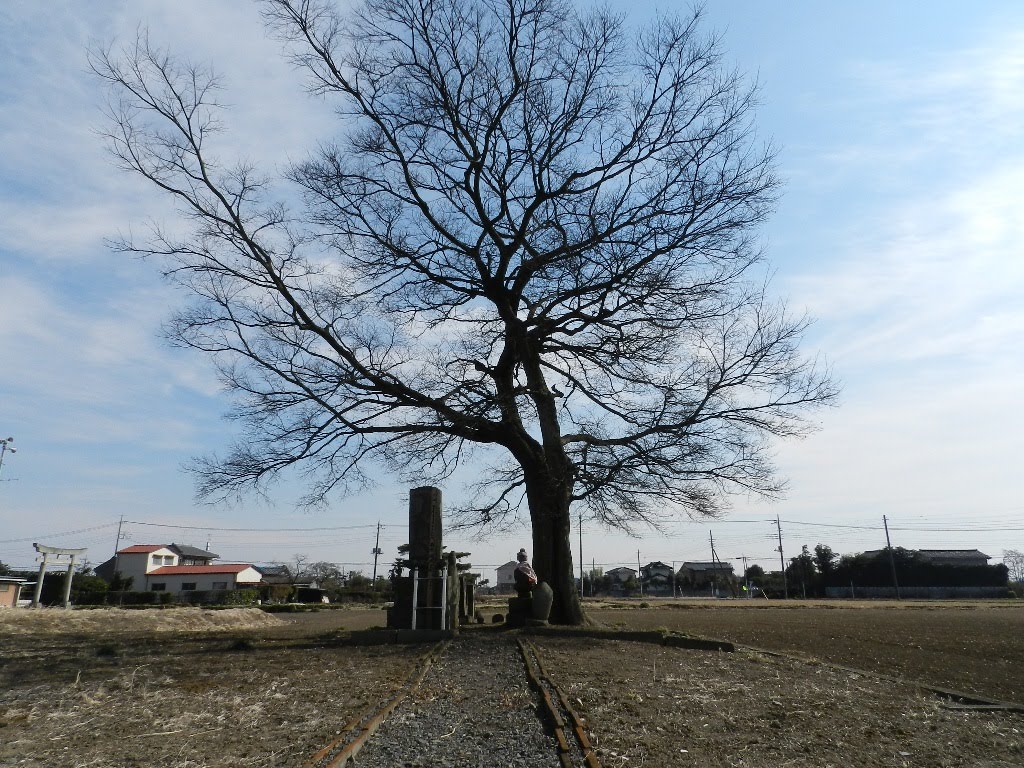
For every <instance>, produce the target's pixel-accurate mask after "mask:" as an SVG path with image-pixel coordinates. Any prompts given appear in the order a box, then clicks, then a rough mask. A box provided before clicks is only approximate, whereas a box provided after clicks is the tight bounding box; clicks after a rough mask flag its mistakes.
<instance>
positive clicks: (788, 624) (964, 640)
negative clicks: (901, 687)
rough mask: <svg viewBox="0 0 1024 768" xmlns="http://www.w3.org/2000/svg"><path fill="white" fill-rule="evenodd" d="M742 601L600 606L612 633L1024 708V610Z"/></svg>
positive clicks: (594, 611)
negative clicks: (725, 649) (798, 660)
mask: <svg viewBox="0 0 1024 768" xmlns="http://www.w3.org/2000/svg"><path fill="white" fill-rule="evenodd" d="M751 602H753V603H754V604H753V605H747V604H746V603H745V601H740V600H724V601H723V600H719V601H708V600H704V601H695V600H694V601H678V602H676V601H650V603H649V605H650V607H648V608H640V607H639V605H640V604H641V603H640V602H629V603H626V602H622V603H618V604H603V605H601V604H598V605H595V606H594V607H593V608H591V609H590V611H589V614H590V616H591V617H592V618H593V619H595V620H596V621H598V622H600V623H603V624H605V625H607V626H615V627H628V628H631V629H657V628H665V629H670V630H673V631H677V632H683V633H687V634H693V635H702V636H706V637H715V638H719V639H723V640H731V641H732V642H734V643H740V644H745V645H751V646H755V647H758V648H765V649H768V650H774V651H783V652H790V653H797V654H800V655H802V656H805V657H808V658H814V659H821V660H826V661H830V662H833V663H837V664H844V665H847V666H850V667H856V668H859V669H865V670H871V671H875V672H881V673H884V674H888V675H894V676H897V677H904V678H907V679H908V680H915V681H920V682H923V683H928V684H931V685H936V686H940V687H944V688H951V689H954V690H960V691H964V692H967V693H975V694H979V695H982V696H987V697H989V698H994V699H999V700H1003V701H1012V702H1017V703H1024V603H1022V604H1019V605H1018V604H1014V603H1012V602H1010V603H1008V602H995V601H992V602H982V601H978V602H957V603H937V602H931V603H927V602H912V601H906V602H902V603H881V604H880V603H877V602H867V601H863V602H845V601H831V602H825V601H821V602H817V603H815V602H810V603H804V602H792V603H789V604H787V605H786V606H785V607H783V606H782V605H780V604H779V603H777V602H776V603H764V602H754V601H751Z"/></svg>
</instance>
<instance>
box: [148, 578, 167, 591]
mask: <svg viewBox="0 0 1024 768" xmlns="http://www.w3.org/2000/svg"><path fill="white" fill-rule="evenodd" d="M149 588H150V589H151V590H153V591H154V592H166V591H167V585H166V584H165V583H163V582H162V581H161V582H157V583H155V584H150V585H149Z"/></svg>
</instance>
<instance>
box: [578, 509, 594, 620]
mask: <svg viewBox="0 0 1024 768" xmlns="http://www.w3.org/2000/svg"><path fill="white" fill-rule="evenodd" d="M591 591H593V590H591ZM582 599H583V510H582V509H580V600H582Z"/></svg>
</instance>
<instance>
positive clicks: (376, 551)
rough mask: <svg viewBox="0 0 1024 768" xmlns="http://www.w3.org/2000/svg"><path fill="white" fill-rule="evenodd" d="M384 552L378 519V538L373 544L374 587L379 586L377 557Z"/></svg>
mask: <svg viewBox="0 0 1024 768" xmlns="http://www.w3.org/2000/svg"><path fill="white" fill-rule="evenodd" d="M381 554H382V550H381V548H380V520H378V521H377V540H376V541H375V542H374V544H373V588H374V589H376V588H377V557H378V556H379V555H381Z"/></svg>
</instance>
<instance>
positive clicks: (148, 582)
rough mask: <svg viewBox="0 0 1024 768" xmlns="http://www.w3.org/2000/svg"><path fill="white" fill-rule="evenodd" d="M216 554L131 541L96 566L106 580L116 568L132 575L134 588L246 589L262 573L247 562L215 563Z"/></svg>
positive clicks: (151, 589) (116, 570)
mask: <svg viewBox="0 0 1024 768" xmlns="http://www.w3.org/2000/svg"><path fill="white" fill-rule="evenodd" d="M216 559H217V555H216V554H214V553H213V552H207V551H206V550H204V549H199V548H198V547H191V546H187V545H182V544H167V545H164V544H134V545H132V546H130V547H125V548H124V549H119V550H118V551H117V554H116V555H115V556H114V557H113V558H111V559H110V560H108V561H107V562H105V563H103V564H102V565H101V566H99V567H97V568H96V573H97V574H98V575H100V576H102V577H104V578H106V579H107V580H108V581H109V580H110V579H112V578H113V574H114V573H115V572H117V573H120V574H121V578H122V579H131V586H130V589H131V591H133V592H175V593H177V592H194V591H211V590H233V589H246V588H252V587H255V586H257V585H258V584H259V583H260V581H261V579H262V578H263V577H262V575H261V574H260V572H259V571H258V570H256V568H254V567H253V566H252V565H250V564H248V563H217V564H215V563H214V562H213V561H214V560H216Z"/></svg>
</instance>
